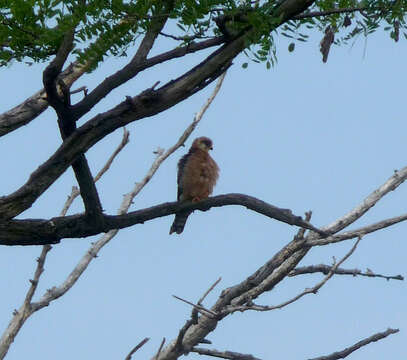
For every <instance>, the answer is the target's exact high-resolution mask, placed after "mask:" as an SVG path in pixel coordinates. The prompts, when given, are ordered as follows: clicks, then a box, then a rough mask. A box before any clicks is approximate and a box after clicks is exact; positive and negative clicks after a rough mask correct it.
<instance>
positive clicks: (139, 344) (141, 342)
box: [125, 337, 150, 360]
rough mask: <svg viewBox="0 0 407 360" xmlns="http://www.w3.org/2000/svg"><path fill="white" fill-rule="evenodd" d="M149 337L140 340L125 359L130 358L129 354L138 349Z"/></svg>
mask: <svg viewBox="0 0 407 360" xmlns="http://www.w3.org/2000/svg"><path fill="white" fill-rule="evenodd" d="M148 340H150V338H148V337H146V338H144V339H143V340H142V341H140V342H139V343H138V344H137V345H136V346H135V347H134V348H133V349H132V350H131V351H130V352H129V354H128V355H127V356H126V358H125V360H131V356H132V355H133V354H134V353H135V352H136V351H137V350H138V349H140V348H141V347H142V346H143V345H144V344H145V343H146V342H147V341H148Z"/></svg>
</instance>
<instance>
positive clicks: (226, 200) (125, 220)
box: [0, 194, 322, 245]
mask: <svg viewBox="0 0 407 360" xmlns="http://www.w3.org/2000/svg"><path fill="white" fill-rule="evenodd" d="M226 205H240V206H244V207H246V208H248V209H250V210H253V211H255V212H257V213H259V214H262V215H264V216H267V217H269V218H271V219H275V220H278V221H281V222H284V223H286V224H289V225H296V226H299V227H302V228H305V229H310V230H313V231H315V232H319V233H322V231H321V230H319V229H317V228H316V227H314V226H313V225H311V224H310V223H308V222H307V221H305V220H303V219H302V218H301V217H300V216H296V215H293V214H292V212H291V210H289V209H281V208H278V207H275V206H273V205H270V204H268V203H266V202H264V201H262V200H259V199H256V198H255V197H252V196H248V195H244V194H226V195H218V196H214V197H210V198H208V199H206V200H203V201H200V202H197V203H192V202H188V203H179V202H169V203H164V204H160V205H156V206H152V207H150V208H146V209H142V210H137V211H133V212H129V213H128V214H123V215H103V222H102V223H100V224H99V223H97V224H95V223H90V222H89V221H88V219H87V217H86V216H85V215H83V214H80V215H72V216H62V217H55V218H52V219H50V220H45V219H26V220H10V221H6V222H1V223H0V245H44V244H55V243H58V242H59V241H60V240H61V239H63V238H81V237H87V236H92V235H96V234H99V233H101V232H107V231H109V230H112V229H123V228H126V227H129V226H132V225H136V224H143V223H144V222H146V221H150V220H153V219H156V218H159V217H163V216H168V215H172V214H175V213H177V212H179V211H185V210H188V211H189V210H191V211H193V210H201V211H207V210H209V209H210V208H212V207H221V206H226Z"/></svg>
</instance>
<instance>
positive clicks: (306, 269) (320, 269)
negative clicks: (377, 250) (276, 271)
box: [288, 264, 404, 280]
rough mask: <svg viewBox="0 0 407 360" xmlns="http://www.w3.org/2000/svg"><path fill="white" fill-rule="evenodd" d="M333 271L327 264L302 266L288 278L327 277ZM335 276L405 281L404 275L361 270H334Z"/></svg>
mask: <svg viewBox="0 0 407 360" xmlns="http://www.w3.org/2000/svg"><path fill="white" fill-rule="evenodd" d="M331 270H332V266H330V265H325V264H318V265H310V266H301V267H297V268H295V269H294V270H293V271H291V272H290V273H289V274H288V276H297V275H304V274H314V273H322V274H324V275H327V274H328V273H329V272H330V271H331ZM334 274H336V275H352V276H366V277H377V278H382V279H386V280H404V277H403V276H402V275H392V276H391V275H382V274H376V273H374V272H372V271H371V270H369V269H368V270H366V271H365V272H362V271H361V270H360V269H342V268H337V269H335V270H334Z"/></svg>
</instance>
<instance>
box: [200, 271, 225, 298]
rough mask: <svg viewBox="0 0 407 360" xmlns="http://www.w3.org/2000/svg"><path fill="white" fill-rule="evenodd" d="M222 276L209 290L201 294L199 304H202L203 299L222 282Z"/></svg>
mask: <svg viewBox="0 0 407 360" xmlns="http://www.w3.org/2000/svg"><path fill="white" fill-rule="evenodd" d="M221 280H222V278H221V277H220V278H219V279H218V280H216V281H215V282H214V283H213V284H212V285H211V286H210V288H209V289H208V290H206V291H205V293H204V294H203V295H202V296H201V298H200V299H199V300H198V304H199V305H201V303H202V301H204V300H205V298H206V297H207V296H208V295H209V293H210V292H211V291H212V290H213V289H214V288H215V286H216V285H218V284H219V283H220V281H221Z"/></svg>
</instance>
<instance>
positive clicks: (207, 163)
mask: <svg viewBox="0 0 407 360" xmlns="http://www.w3.org/2000/svg"><path fill="white" fill-rule="evenodd" d="M210 150H213V142H212V140H211V139H209V138H207V137H206V136H202V137H198V138H196V139H195V140H194V141H193V143H192V145H191V148H190V149H189V151H188V153H187V154H185V155H184V156H183V157H182V158H181V159H180V160H179V162H178V174H177V184H178V193H177V200H178V201H179V202H186V201H192V202H198V201H201V200H203V199H206V198H207V197H208V196H209V195H210V194H212V191H213V188H214V186H215V184H216V181H217V180H218V177H219V167H218V165H217V164H216V162H215V160H213V159H212V157H211V156H210V155H209V151H210ZM191 213H192V211H190V210H188V211H181V212H178V213H176V214H175V219H174V222H173V223H172V226H171V229H170V234H172V233H174V232H175V233H177V234H181V233H182V231H183V230H184V227H185V224H186V222H187V219H188V216H189V215H190V214H191Z"/></svg>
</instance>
